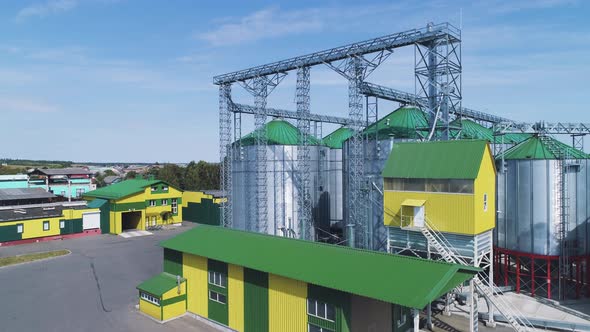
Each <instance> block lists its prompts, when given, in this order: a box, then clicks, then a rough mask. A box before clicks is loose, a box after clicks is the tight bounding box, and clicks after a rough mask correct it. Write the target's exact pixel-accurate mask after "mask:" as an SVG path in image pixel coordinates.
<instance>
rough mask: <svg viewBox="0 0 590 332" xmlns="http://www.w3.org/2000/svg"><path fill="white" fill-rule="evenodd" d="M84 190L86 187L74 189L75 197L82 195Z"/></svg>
mask: <svg viewBox="0 0 590 332" xmlns="http://www.w3.org/2000/svg"><path fill="white" fill-rule="evenodd" d="M85 192H86V189H84V188H77V189H76V197H78V198H80V197H82V195H84V193H85Z"/></svg>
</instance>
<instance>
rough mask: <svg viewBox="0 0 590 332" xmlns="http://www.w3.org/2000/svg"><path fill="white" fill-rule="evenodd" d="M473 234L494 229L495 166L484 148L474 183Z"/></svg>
mask: <svg viewBox="0 0 590 332" xmlns="http://www.w3.org/2000/svg"><path fill="white" fill-rule="evenodd" d="M474 193H475V233H476V234H480V233H483V232H485V231H488V230H490V229H492V228H494V227H496V166H495V165H494V159H493V157H492V153H491V151H490V146H489V145H487V146H486V150H485V151H484V156H483V161H482V164H481V166H480V168H479V174H478V176H477V179H475V183H474ZM484 194H487V201H488V203H487V209H486V210H485V211H484Z"/></svg>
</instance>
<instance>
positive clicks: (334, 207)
mask: <svg viewBox="0 0 590 332" xmlns="http://www.w3.org/2000/svg"><path fill="white" fill-rule="evenodd" d="M325 165H326V167H325V168H324V169H323V173H324V174H323V175H322V179H323V184H324V186H325V187H324V191H325V192H327V193H328V195H329V207H330V225H334V224H337V223H342V221H343V218H344V216H343V196H342V193H343V183H342V176H343V169H342V167H343V165H342V149H330V150H328V152H327V158H326V162H325ZM324 175H325V176H324Z"/></svg>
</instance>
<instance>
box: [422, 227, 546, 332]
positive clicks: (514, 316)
mask: <svg viewBox="0 0 590 332" xmlns="http://www.w3.org/2000/svg"><path fill="white" fill-rule="evenodd" d="M420 231H421V232H422V234H423V235H424V237H425V238H426V239H427V241H428V243H429V244H430V245H431V246H432V247H433V248H434V249H435V250H436V251H437V252H438V254H439V255H441V257H442V259H444V260H445V261H446V262H448V263H453V264H461V265H465V266H470V264H468V263H467V262H466V261H465V260H464V259H463V258H462V257H461V256H460V255H459V253H458V252H457V250H456V249H455V248H453V247H452V245H451V244H450V243H449V241H448V240H447V239H445V237H444V236H443V235H442V233H441V232H438V231H436V229H435V226H434V225H433V224H432V222H430V221H429V220H428V218H426V219H425V227H422V228H421V229H420ZM480 274H481V275H482V276H483V277H484V280H482V279H480V278H479V276H475V277H474V278H473V282H474V284H475V288H476V289H477V291H478V292H479V293H480V294H482V295H483V296H485V297H486V298H487V299H488V300H489V301H490V302H491V303H492V304H493V305H494V306H495V307H496V308H497V309H498V311H499V312H500V313H501V314H502V315H503V316H504V317H505V318H506V320H507V321H508V323H509V324H510V325H511V326H512V328H513V329H514V330H515V331H517V332H525V331H534V330H535V328H534V326H533V324H531V322H529V321H528V319H526V318H525V317H524V315H523V314H522V313H520V311H519V310H518V308H516V307H515V306H513V305H512V304H510V303H509V302H508V301H505V300H504V299H502V298H501V297H499V296H496V295H497V294H494V291H493V289H494V288H493V285H490V284H489V282H488V281H487V279H488V276H487V274H486V273H485V272H481V273H480ZM474 322H477V319H475V320H474ZM475 324H476V323H475Z"/></svg>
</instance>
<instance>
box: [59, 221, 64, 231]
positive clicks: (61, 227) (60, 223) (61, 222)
mask: <svg viewBox="0 0 590 332" xmlns="http://www.w3.org/2000/svg"><path fill="white" fill-rule="evenodd" d="M65 227H66V222H65V221H63V220H60V221H59V228H60V229H63V228H65Z"/></svg>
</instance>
